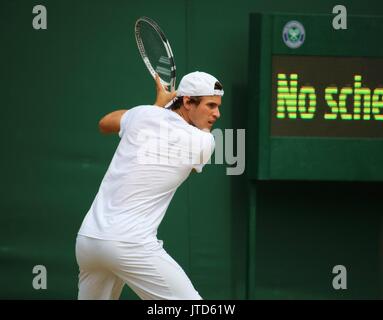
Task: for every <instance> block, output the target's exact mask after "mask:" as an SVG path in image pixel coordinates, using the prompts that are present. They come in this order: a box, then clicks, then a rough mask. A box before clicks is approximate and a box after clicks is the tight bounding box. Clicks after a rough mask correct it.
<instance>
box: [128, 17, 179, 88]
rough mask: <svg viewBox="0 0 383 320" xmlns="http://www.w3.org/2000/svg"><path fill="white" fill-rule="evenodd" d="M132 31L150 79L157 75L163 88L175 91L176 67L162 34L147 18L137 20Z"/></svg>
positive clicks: (171, 52) (166, 40)
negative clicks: (150, 76)
mask: <svg viewBox="0 0 383 320" xmlns="http://www.w3.org/2000/svg"><path fill="white" fill-rule="evenodd" d="M134 31H135V37H136V42H137V47H138V51H139V52H140V55H141V58H142V60H143V61H144V63H145V65H146V67H147V69H148V70H149V72H150V74H151V75H152V77H153V78H154V79H155V77H156V73H157V74H158V75H159V77H160V79H161V83H162V84H163V85H164V86H167V87H170V90H175V86H176V65H175V61H174V56H173V51H172V49H171V47H170V43H169V41H168V39H167V38H166V36H165V34H164V32H163V31H162V30H161V28H160V27H159V26H158V24H157V23H156V22H155V21H153V20H152V19H150V18H148V17H140V18H139V19H137V21H136V23H135V27H134Z"/></svg>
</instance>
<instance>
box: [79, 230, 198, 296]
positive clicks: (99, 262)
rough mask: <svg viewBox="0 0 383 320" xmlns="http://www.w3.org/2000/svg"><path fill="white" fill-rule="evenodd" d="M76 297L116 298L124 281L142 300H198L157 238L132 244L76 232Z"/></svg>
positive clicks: (185, 277)
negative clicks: (156, 241) (78, 271)
mask: <svg viewBox="0 0 383 320" xmlns="http://www.w3.org/2000/svg"><path fill="white" fill-rule="evenodd" d="M76 259H77V263H78V265H79V269H80V274H79V285H78V287H79V292H78V299H81V300H84V299H92V300H96V299H102V300H109V299H119V297H120V294H121V291H122V288H123V286H124V284H127V285H128V286H129V287H130V288H131V289H132V290H133V291H134V292H135V293H136V294H137V295H138V296H139V297H140V298H141V299H143V300H149V299H150V300H153V299H155V300H160V299H164V300H200V299H202V298H201V297H200V295H199V294H198V292H197V291H196V290H195V289H194V287H193V285H192V283H191V282H190V280H189V278H188V277H187V275H186V274H185V272H184V271H183V270H182V268H181V267H180V266H179V265H178V264H177V262H175V261H174V260H173V259H172V258H171V257H170V256H169V254H168V253H167V252H166V251H165V250H164V249H163V248H162V244H161V243H160V242H158V243H153V244H132V243H127V242H119V241H109V240H100V239H95V238H90V237H85V236H81V235H78V236H77V241H76Z"/></svg>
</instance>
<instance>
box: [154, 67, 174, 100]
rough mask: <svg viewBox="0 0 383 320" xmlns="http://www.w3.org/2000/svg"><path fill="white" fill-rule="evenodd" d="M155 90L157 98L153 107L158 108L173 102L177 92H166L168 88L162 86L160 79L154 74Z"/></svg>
mask: <svg viewBox="0 0 383 320" xmlns="http://www.w3.org/2000/svg"><path fill="white" fill-rule="evenodd" d="M155 81H156V90H157V97H156V102H155V103H154V105H156V106H159V107H165V106H166V105H167V104H168V103H169V102H170V101H171V100H173V99H174V98H175V97H176V94H177V92H176V91H171V92H169V91H168V88H167V87H166V86H164V85H162V83H161V80H160V77H159V76H158V74H156V79H155Z"/></svg>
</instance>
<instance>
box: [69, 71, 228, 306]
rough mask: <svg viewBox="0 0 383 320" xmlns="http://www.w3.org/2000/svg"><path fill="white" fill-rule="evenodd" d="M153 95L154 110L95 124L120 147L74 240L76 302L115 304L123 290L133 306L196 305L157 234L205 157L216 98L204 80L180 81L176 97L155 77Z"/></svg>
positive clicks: (215, 88)
mask: <svg viewBox="0 0 383 320" xmlns="http://www.w3.org/2000/svg"><path fill="white" fill-rule="evenodd" d="M156 87H157V99H156V103H155V105H142V106H138V107H135V108H132V109H130V110H118V111H115V112H112V113H110V114H107V115H106V116H105V117H103V118H102V119H101V120H100V122H99V127H100V130H101V132H102V133H116V134H117V133H118V134H119V136H120V138H121V140H120V143H119V145H118V147H117V149H116V152H115V154H114V156H113V159H112V161H111V163H110V165H109V168H108V170H107V172H106V174H105V176H104V178H103V180H102V182H101V185H100V187H99V190H98V193H97V195H96V197H95V199H94V201H93V203H92V205H91V207H90V209H89V211H88V213H87V215H86V217H85V219H84V221H83V223H82V225H81V228H80V230H79V232H78V236H77V240H76V258H77V263H78V265H79V270H80V272H79V292H78V298H79V299H119V297H120V294H121V291H122V288H123V286H124V284H127V285H128V286H129V287H130V288H131V289H132V290H133V291H134V292H135V293H136V294H137V295H138V296H139V297H140V298H141V299H167V300H175V299H182V300H199V299H201V296H200V295H199V294H198V292H197V291H196V289H195V288H194V287H193V285H192V283H191V282H190V280H189V278H188V276H187V275H186V274H185V272H184V271H183V269H182V268H181V267H180V266H179V265H178V264H177V262H176V261H174V260H173V259H172V258H171V257H170V256H169V254H167V252H166V251H165V250H164V248H163V244H162V241H161V240H158V239H157V229H158V227H159V225H160V223H161V221H162V219H163V217H164V215H165V212H166V210H167V208H168V206H169V203H170V201H171V199H172V197H173V196H174V193H175V192H176V190H177V188H178V187H179V186H180V185H181V184H182V182H183V181H185V179H186V178H187V177H188V176H189V174H190V172H191V171H192V170H195V171H197V172H201V171H202V167H203V166H204V165H205V164H206V162H208V160H209V158H210V156H211V154H212V152H213V149H214V138H213V135H212V134H211V133H210V130H211V128H212V126H213V124H214V122H215V121H216V120H217V119H218V118H219V117H220V112H219V107H220V105H221V98H222V96H223V94H224V92H223V89H222V85H221V84H220V83H219V81H218V80H217V79H216V78H215V77H213V76H212V75H209V74H207V73H204V72H193V73H189V74H187V75H186V76H184V77H183V78H182V80H181V82H180V84H179V87H178V90H177V92H168V91H167V89H166V88H164V87H163V86H162V85H161V82H160V79H159V78H158V77H157V79H156ZM164 106H167V108H164Z"/></svg>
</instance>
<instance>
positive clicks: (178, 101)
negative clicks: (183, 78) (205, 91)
mask: <svg viewBox="0 0 383 320" xmlns="http://www.w3.org/2000/svg"><path fill="white" fill-rule="evenodd" d="M214 90H223V87H222V84H220V83H219V82H218V81H217V82H216V83H215V84H214ZM183 98H184V97H177V98H176V99H175V100H174V101H173V103H172V104H171V105H170V106H169V109H171V110H177V109H179V108H181V106H182V104H183V100H184V99H183ZM202 98H203V97H201V96H194V97H190V103H193V104H195V105H196V106H198V105H199V104H200V102H201V100H202Z"/></svg>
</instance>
